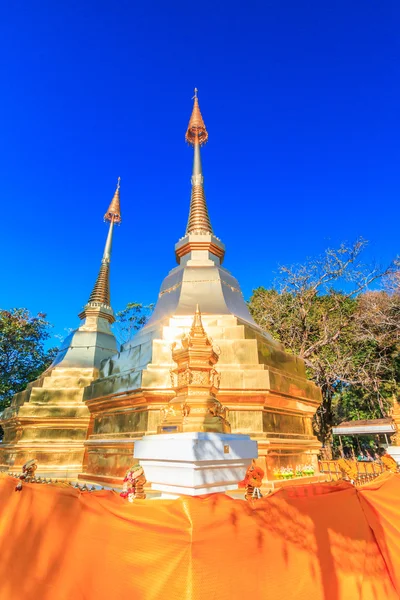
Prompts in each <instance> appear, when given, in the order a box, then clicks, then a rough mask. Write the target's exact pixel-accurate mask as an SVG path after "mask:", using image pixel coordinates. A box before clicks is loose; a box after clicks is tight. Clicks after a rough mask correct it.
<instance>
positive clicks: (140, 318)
mask: <svg viewBox="0 0 400 600" xmlns="http://www.w3.org/2000/svg"><path fill="white" fill-rule="evenodd" d="M153 309H154V304H141V303H139V302H128V304H127V305H126V307H125V308H124V309H123V310H120V311H119V312H117V314H116V323H115V329H116V335H117V338H118V341H119V342H120V344H124V343H125V342H128V341H129V340H130V339H131V338H132V337H133V336H134V334H135V333H136V331H138V330H139V329H141V327H143V326H144V325H145V324H146V323H147V321H148V319H149V317H150V315H151V313H152V311H153Z"/></svg>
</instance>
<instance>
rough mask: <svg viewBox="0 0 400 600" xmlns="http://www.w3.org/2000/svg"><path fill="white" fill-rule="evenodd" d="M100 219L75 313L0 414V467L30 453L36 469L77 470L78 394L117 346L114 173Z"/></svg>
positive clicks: (56, 473) (80, 442) (71, 474)
mask: <svg viewBox="0 0 400 600" xmlns="http://www.w3.org/2000/svg"><path fill="white" fill-rule="evenodd" d="M104 220H105V221H108V222H109V229H108V235H107V240H106V244H105V248H104V252H103V257H102V260H101V265H100V270H99V274H98V276H97V279H96V282H95V284H94V287H93V289H92V292H91V294H90V296H89V300H88V302H87V304H85V306H84V308H83V310H82V312H81V313H80V314H79V318H80V319H81V320H82V321H83V322H82V324H81V325H80V327H78V328H77V329H76V330H75V331H73V332H72V333H71V334H70V335H69V336H68V337H67V338H66V339H65V340H64V343H63V345H62V347H61V349H60V351H59V353H58V355H57V356H56V358H55V360H54V362H53V364H52V365H51V366H50V367H49V368H48V369H47V370H46V371H45V372H44V373H43V374H42V375H41V376H40V378H39V379H37V380H36V381H33V382H32V383H30V384H29V385H28V387H27V389H26V390H24V391H23V392H20V393H18V394H16V395H15V396H14V397H13V399H12V402H11V406H10V407H9V408H7V409H6V410H5V411H4V412H3V413H2V414H1V415H0V424H1V426H2V427H3V429H4V439H3V443H2V444H1V445H0V470H8V469H9V468H11V467H12V468H20V467H22V465H24V464H25V463H26V462H27V461H28V460H30V459H36V460H37V463H38V465H39V472H40V475H46V476H49V477H57V478H67V479H76V478H77V477H78V474H79V473H80V472H81V471H82V464H83V459H84V453H85V447H84V442H85V440H86V437H87V432H88V427H89V422H90V412H89V410H88V408H87V407H86V405H85V403H84V400H83V396H84V390H85V387H86V386H87V385H89V384H90V383H92V381H94V380H95V379H97V378H98V376H99V370H100V364H101V362H102V361H103V360H104V359H107V358H109V357H110V356H112V355H114V354H115V353H116V352H117V351H118V344H117V341H116V339H115V336H114V334H113V333H112V331H111V328H110V326H111V325H112V323H113V322H114V321H115V317H114V312H113V309H112V308H111V302H110V281H109V280H110V261H111V248H112V239H113V232H114V225H115V223H120V222H121V211H120V179H118V184H117V188H116V190H115V193H114V196H113V199H112V200H111V204H110V206H109V207H108V210H107V212H106V214H105V215H104Z"/></svg>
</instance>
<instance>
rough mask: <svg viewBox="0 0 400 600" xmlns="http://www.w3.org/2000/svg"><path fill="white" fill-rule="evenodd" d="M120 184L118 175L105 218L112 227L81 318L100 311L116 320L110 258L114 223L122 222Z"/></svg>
mask: <svg viewBox="0 0 400 600" xmlns="http://www.w3.org/2000/svg"><path fill="white" fill-rule="evenodd" d="M120 184H121V178H120V177H118V183H117V188H116V190H115V193H114V196H113V199H112V200H111V203H110V206H109V207H108V210H107V212H106V214H105V215H104V220H105V221H109V222H110V227H109V230H108V235H107V240H106V245H105V247H104V252H103V258H102V260H101V265H100V270H99V274H98V276H97V279H96V283H95V284H94V287H93V290H92V293H91V294H90V296H89V300H88V303H87V304H86V305H85V307H84V309H83V312H82V313H81V314H80V315H79V317H80V318H81V319H83V318H85V317H87V316H88V314H93V313H98V316H101V317H103V318H105V319H107V320H108V321H109V322H110V323H113V322H114V321H115V318H114V313H113V310H112V308H111V303H110V260H111V248H112V239H113V233H114V223H121V209H120V196H119V190H120Z"/></svg>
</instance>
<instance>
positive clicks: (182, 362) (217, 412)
mask: <svg viewBox="0 0 400 600" xmlns="http://www.w3.org/2000/svg"><path fill="white" fill-rule="evenodd" d="M219 352H220V351H219V348H218V347H213V344H212V340H211V339H210V338H209V337H208V336H207V334H206V332H205V331H204V327H203V323H202V321H201V314H200V309H199V305H197V306H196V313H195V315H194V319H193V324H192V327H191V329H190V331H189V333H188V334H187V335H186V334H184V335H183V336H182V338H181V340H180V342H174V343H173V344H172V358H173V360H174V361H175V362H176V363H177V367H176V368H175V369H171V381H172V387H173V389H174V390H175V391H176V396H175V397H174V398H173V399H172V400H171V401H170V402H169V403H168V405H167V406H166V407H164V408H163V409H162V414H163V417H164V418H163V420H162V422H161V425H159V427H158V433H171V432H174V431H176V432H182V431H207V432H215V433H229V432H230V430H231V427H230V425H229V423H228V421H227V420H226V418H225V417H226V410H227V409H226V408H223V407H222V405H221V403H220V402H219V400H217V398H216V396H215V394H216V393H217V392H218V388H219V382H220V378H221V377H220V374H219V373H218V371H217V370H216V369H215V367H214V365H215V364H216V363H217V361H218V358H219Z"/></svg>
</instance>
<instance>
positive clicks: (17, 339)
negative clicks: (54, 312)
mask: <svg viewBox="0 0 400 600" xmlns="http://www.w3.org/2000/svg"><path fill="white" fill-rule="evenodd" d="M50 327H51V326H50V323H49V322H48V321H47V320H46V315H45V314H44V313H38V314H37V315H36V316H32V315H31V314H30V313H29V311H28V310H27V309H26V308H13V309H11V310H3V309H0V411H2V410H4V408H6V407H7V406H9V405H10V402H11V398H12V397H13V395H14V394H16V393H17V392H20V391H22V390H24V389H25V388H26V386H27V384H28V383H29V382H31V381H34V380H35V379H37V378H38V377H39V375H40V374H41V373H42V372H43V371H44V370H45V369H46V368H47V367H48V366H49V365H50V364H51V363H52V361H53V359H54V357H55V355H56V354H57V348H51V349H50V350H46V349H45V346H44V342H45V341H46V340H47V339H49V337H50V333H49V329H50Z"/></svg>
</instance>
